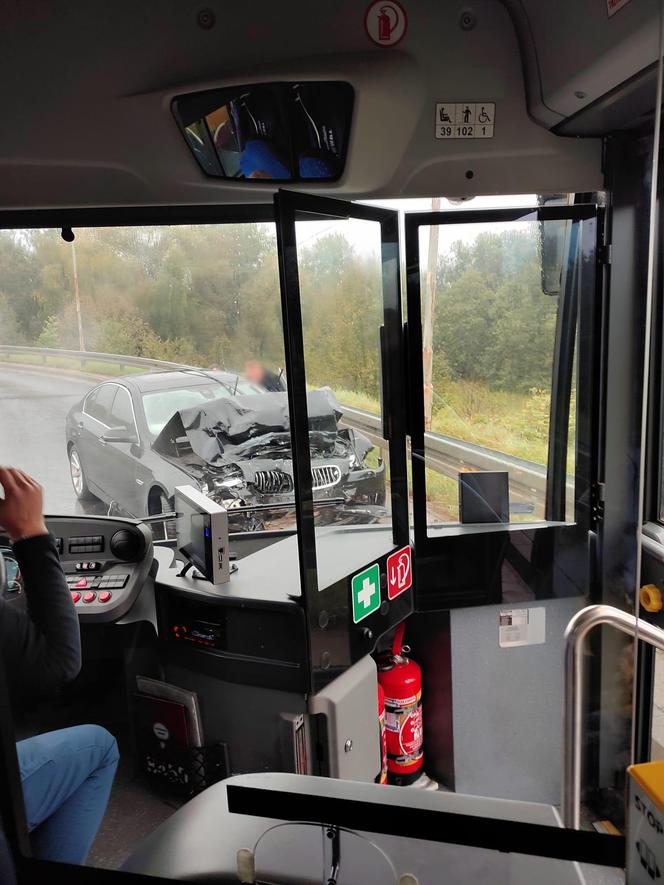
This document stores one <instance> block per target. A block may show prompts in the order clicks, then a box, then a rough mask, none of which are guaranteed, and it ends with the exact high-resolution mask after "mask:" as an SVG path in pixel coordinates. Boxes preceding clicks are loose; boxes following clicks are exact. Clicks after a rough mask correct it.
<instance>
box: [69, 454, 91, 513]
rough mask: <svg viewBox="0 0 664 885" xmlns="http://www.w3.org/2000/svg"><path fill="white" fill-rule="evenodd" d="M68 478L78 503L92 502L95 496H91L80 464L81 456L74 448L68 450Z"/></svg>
mask: <svg viewBox="0 0 664 885" xmlns="http://www.w3.org/2000/svg"><path fill="white" fill-rule="evenodd" d="M69 476H70V478H71V484H72V486H73V487H74V494H75V495H76V497H77V498H78V500H79V501H94V500H96V497H97V496H96V495H93V494H92V492H91V491H90V488H89V486H88V481H87V479H86V478H85V471H84V470H83V464H82V463H81V456H80V455H79V453H78V449H77V448H76V446H72V447H71V448H70V449H69Z"/></svg>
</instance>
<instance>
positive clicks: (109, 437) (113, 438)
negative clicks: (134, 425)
mask: <svg viewBox="0 0 664 885" xmlns="http://www.w3.org/2000/svg"><path fill="white" fill-rule="evenodd" d="M102 439H103V441H104V442H114V443H137V442H138V438H137V436H136V434H135V433H134V432H133V431H131V430H127V428H126V427H109V428H108V430H107V431H106V433H105V434H104V435H103V436H102Z"/></svg>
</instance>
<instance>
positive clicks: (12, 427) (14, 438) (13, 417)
mask: <svg viewBox="0 0 664 885" xmlns="http://www.w3.org/2000/svg"><path fill="white" fill-rule="evenodd" d="M96 383H97V378H96V377H95V376H94V375H83V374H80V375H79V374H78V373H71V374H70V373H65V372H58V371H57V370H55V369H38V368H37V369H35V368H31V367H28V366H9V365H7V364H6V363H3V364H0V410H1V411H0V464H2V465H3V466H11V467H20V468H21V469H22V470H25V471H26V472H27V473H30V474H31V475H32V476H34V478H35V479H36V480H37V481H38V482H40V483H41V484H42V485H43V487H44V498H45V500H44V509H45V511H46V513H53V514H63V515H68V514H75V513H89V514H96V515H103V514H105V513H106V508H105V507H104V505H103V504H102V503H101V502H100V501H99V502H97V501H95V502H92V503H91V504H90V503H87V502H86V503H85V505H83V504H81V503H80V502H79V501H78V499H77V498H76V495H75V494H74V490H73V488H72V484H71V480H70V479H69V464H68V462H67V452H66V448H65V417H66V415H67V412H68V411H69V409H70V408H71V407H72V406H73V405H74V403H76V402H78V400H80V399H81V397H82V396H83V394H84V393H85V392H86V391H87V390H89V389H90V388H91V387H94V385H95V384H96Z"/></svg>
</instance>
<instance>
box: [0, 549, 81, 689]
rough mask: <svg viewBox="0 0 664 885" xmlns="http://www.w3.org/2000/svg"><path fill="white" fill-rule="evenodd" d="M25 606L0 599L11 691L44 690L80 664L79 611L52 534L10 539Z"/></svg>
mask: <svg viewBox="0 0 664 885" xmlns="http://www.w3.org/2000/svg"><path fill="white" fill-rule="evenodd" d="M14 554H15V556H16V559H17V560H18V564H19V567H20V569H21V574H22V576H23V585H24V587H25V597H26V600H27V606H25V607H24V606H23V605H20V603H18V602H8V601H6V600H0V648H1V649H2V656H3V658H4V662H5V668H6V670H7V681H8V683H9V686H10V688H11V689H12V692H14V691H16V690H20V691H21V692H23V693H27V694H30V695H36V694H44V693H47V692H50V691H53V689H56V688H59V687H60V686H62V685H64V683H66V682H69V681H70V680H72V679H74V677H75V676H77V675H78V672H79V670H80V669H81V637H80V631H79V626H78V616H77V614H76V610H75V609H74V604H73V602H72V599H71V593H70V592H69V589H68V587H67V581H66V580H65V575H64V572H63V571H62V566H61V565H60V559H59V557H58V552H57V550H56V547H55V541H54V540H53V537H52V536H51V535H39V536H38V537H35V538H27V539H26V540H24V541H17V542H16V543H15V544H14Z"/></svg>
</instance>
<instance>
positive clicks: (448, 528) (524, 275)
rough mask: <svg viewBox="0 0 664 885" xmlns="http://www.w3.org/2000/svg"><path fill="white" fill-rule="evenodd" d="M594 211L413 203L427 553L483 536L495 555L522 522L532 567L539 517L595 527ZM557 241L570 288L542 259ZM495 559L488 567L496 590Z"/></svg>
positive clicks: (421, 523) (412, 290) (409, 236)
mask: <svg viewBox="0 0 664 885" xmlns="http://www.w3.org/2000/svg"><path fill="white" fill-rule="evenodd" d="M595 214H596V213H595V208H594V207H592V206H574V207H555V208H546V209H543V208H540V209H537V208H535V209H501V210H492V211H486V212H478V211H461V212H447V213H445V212H439V213H413V214H407V215H406V255H407V265H408V318H409V323H408V334H409V352H410V353H411V354H413V355H415V354H421V358H417V357H415V356H413V358H412V361H411V362H412V365H411V367H410V370H411V390H410V399H411V405H412V428H411V430H412V474H413V508H414V519H415V539H416V546H417V550H418V556H419V555H424V556H425V557H426V556H429V555H432V554H434V553H435V552H436V551H440V550H441V549H442V548H441V546H440V545H441V544H443V543H444V542H445V541H446V539H449V538H451V537H457V538H461V537H465V538H469V537H470V536H471V535H475V536H477V535H484V542H485V545H486V546H487V550H486V551H485V553H486V556H488V557H489V558H490V559H493V560H494V562H493V565H495V564H496V562H497V559H499V558H500V556H501V554H500V550H499V548H500V549H502V547H503V546H504V544H505V543H506V539H507V535H508V533H510V532H512V533H513V532H514V530H522V531H523V532H524V534H523V535H522V536H521V537H522V544H521V546H522V550H521V553H522V554H523V555H524V556H525V557H526V558H527V559H528V560H529V561H530V563H531V565H534V563H533V559H532V555H531V553H532V550H531V549H529V548H532V544H533V541H534V535H533V531H534V530H536V529H537V528H538V527H540V526H555V525H557V526H559V527H561V529H562V528H564V527H565V526H567V527H568V528H570V531H569V532H567V534H568V535H569V536H570V538H572V537H575V536H577V534H578V533H576V532H575V531H574V529H573V527H574V526H577V527H579V529H580V530H581V533H583V532H584V531H587V528H588V525H589V520H590V513H591V502H590V463H591V453H592V450H593V440H592V439H591V422H590V417H591V413H592V410H593V408H594V399H593V397H594V392H593V383H592V379H593V376H594V359H595V354H594V351H593V343H592V342H593V335H592V332H593V323H594V315H593V300H594V294H595V268H594V256H595V251H596V250H595V246H596V230H597V225H596V220H595ZM554 239H555V240H556V242H558V243H562V244H563V247H562V248H561V250H560V251H561V254H562V256H563V258H562V262H561V268H560V272H559V279H560V287H559V288H560V292H559V294H557V295H555V294H554V295H549V294H546V293H545V291H544V290H543V287H542V286H543V283H542V258H543V255H544V254H548V253H549V252H550V250H549V249H547V246H548V244H549V242H550V241H551V240H554ZM489 536H492V537H493V539H490V538H489ZM578 536H579V537H581V535H580V534H579V535H578ZM514 540H515V539H514V538H512V541H514ZM471 543H472V542H471ZM478 543H480V542H479V541H478ZM508 543H512V542H508ZM489 548H491V549H489ZM493 565H490V566H489V570H488V572H487V573H486V574H485V575H484V576H483V577H482V578H481V579H480V578H479V577H478V581H480V583H481V582H484V587H485V589H486V587H487V586H488V583H489V582H492V581H493V583H494V584H495V581H496V575H497V572H496V570H495V569H494V568H493ZM499 571H500V568H499V567H498V572H499ZM492 576H493V577H492ZM514 579H515V581H517V582H518V580H519V579H518V576H514ZM457 584H458V582H457ZM494 589H495V587H494ZM577 592H583V588H582V583H581V584H580V585H579V589H578V591H577Z"/></svg>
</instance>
